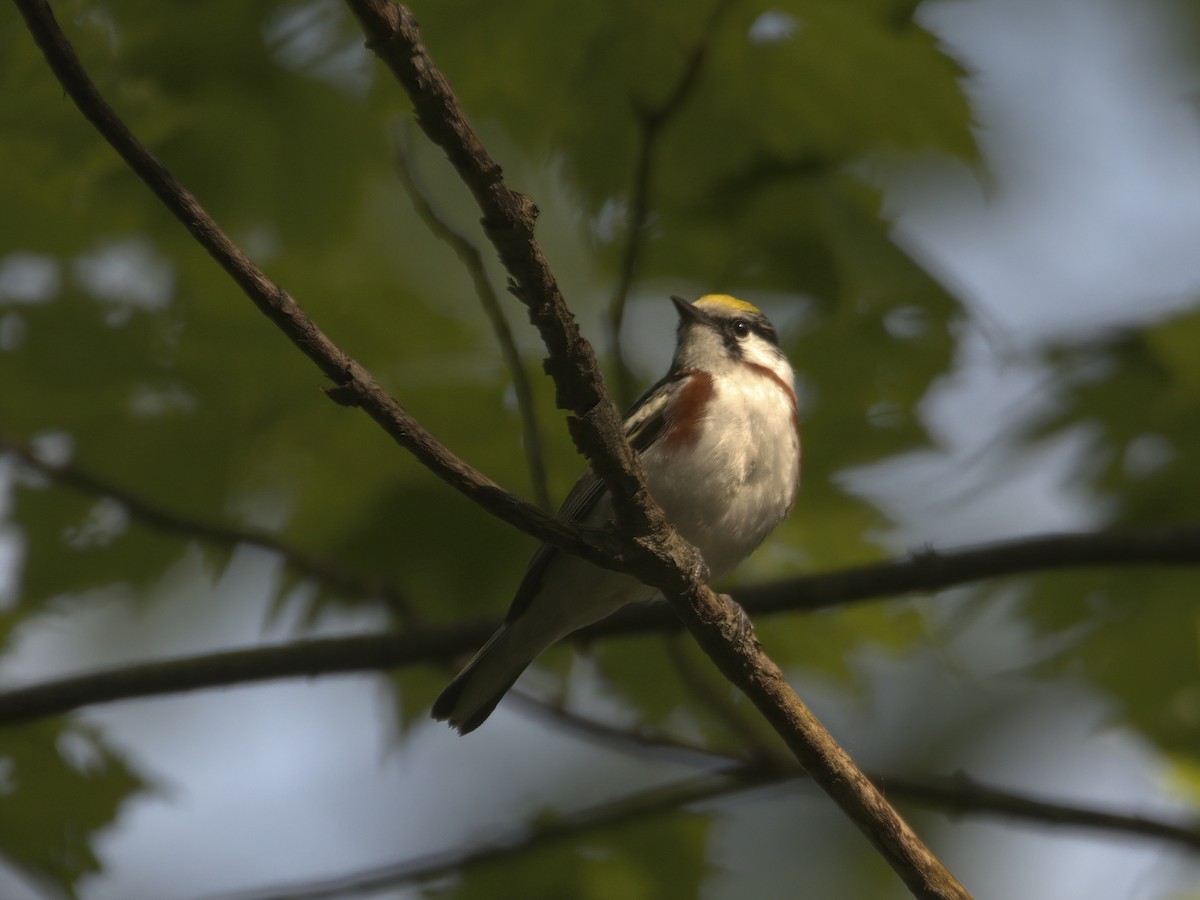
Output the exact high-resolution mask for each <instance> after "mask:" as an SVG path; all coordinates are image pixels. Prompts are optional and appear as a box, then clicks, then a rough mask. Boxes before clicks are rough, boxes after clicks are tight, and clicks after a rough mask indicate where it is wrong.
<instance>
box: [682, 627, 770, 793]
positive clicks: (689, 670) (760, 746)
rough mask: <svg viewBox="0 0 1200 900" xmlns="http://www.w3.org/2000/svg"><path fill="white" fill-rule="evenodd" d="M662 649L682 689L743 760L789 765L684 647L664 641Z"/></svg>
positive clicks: (766, 765)
mask: <svg viewBox="0 0 1200 900" xmlns="http://www.w3.org/2000/svg"><path fill="white" fill-rule="evenodd" d="M666 647H667V655H668V657H669V658H670V660H671V664H672V665H673V666H674V667H675V672H676V674H678V675H679V680H680V681H681V682H682V683H683V686H684V687H685V688H686V689H687V691H688V693H689V694H691V695H692V697H693V698H694V699H695V700H696V702H698V703H699V704H700V705H701V706H703V707H704V708H705V709H706V710H708V712H709V714H710V715H712V716H713V717H714V718H715V719H716V720H717V721H718V722H720V723H721V725H722V726H724V728H725V730H726V731H727V732H728V733H729V736H730V737H731V738H732V739H733V740H734V741H735V742H736V743H737V744H740V745H741V746H742V747H743V748H745V756H746V760H747V761H749V762H752V763H754V764H756V765H757V766H759V767H760V768H763V769H770V770H772V771H779V770H780V769H781V768H782V769H786V768H788V766H789V764H790V763H791V762H792V761H791V759H790V757H788V756H787V754H786V753H784V752H783V748H782V747H780V746H779V744H778V742H776V741H774V740H773V739H772V738H771V737H770V736H769V735H768V734H767V733H766V732H763V731H762V730H761V725H760V724H759V723H758V722H752V721H750V719H751V718H753V716H754V714H753V712H752V711H748V710H744V709H740V708H738V707H737V706H736V705H735V704H734V702H733V695H732V694H731V693H730V692H729V689H728V685H725V684H724V682H722V685H723V686H724V687H725V690H724V691H722V690H720V689H719V688H718V686H717V685H715V684H714V683H713V676H712V673H711V672H707V671H701V670H700V667H699V666H697V665H696V662H695V661H694V660H693V659H691V658H690V657H689V656H688V655H687V647H686V646H685V645H684V644H683V643H682V642H681V641H680V640H679V639H678V638H675V637H670V638H667V640H666Z"/></svg>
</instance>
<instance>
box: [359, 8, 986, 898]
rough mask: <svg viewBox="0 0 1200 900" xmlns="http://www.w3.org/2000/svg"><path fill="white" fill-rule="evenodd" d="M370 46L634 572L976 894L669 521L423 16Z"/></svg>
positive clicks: (830, 777)
mask: <svg viewBox="0 0 1200 900" xmlns="http://www.w3.org/2000/svg"><path fill="white" fill-rule="evenodd" d="M346 3H347V6H349V7H350V10H351V11H352V12H353V13H354V15H355V16H356V17H357V18H358V20H359V24H360V25H361V26H362V29H363V32H364V33H365V34H366V36H367V46H368V47H369V48H371V49H372V50H373V51H375V53H376V54H377V55H378V56H379V57H380V59H381V60H383V62H384V63H386V64H387V66H388V67H389V68H390V69H391V70H392V72H393V74H394V75H395V76H396V78H397V79H398V80H399V82H400V84H401V85H402V86H403V87H404V89H405V91H406V92H407V93H408V96H409V99H410V100H411V101H412V103H413V108H414V110H415V112H416V115H417V121H418V122H419V123H420V125H421V128H422V129H423V130H424V131H425V133H426V135H428V136H429V138H430V140H432V141H433V142H434V143H435V144H437V145H438V146H439V147H441V148H442V149H443V150H444V151H445V153H446V156H447V158H448V159H449V160H450V162H451V164H452V165H453V166H454V168H455V169H456V171H457V172H458V174H459V177H460V178H461V179H462V181H463V183H464V184H465V185H466V186H467V187H468V188H469V189H470V190H471V192H472V193H473V194H474V196H475V200H476V203H477V204H478V205H479V208H480V210H481V211H482V212H483V225H484V230H485V232H486V233H487V234H488V237H489V238H490V240H491V241H492V244H493V245H494V246H495V248H496V251H497V252H498V254H499V256H500V259H501V261H502V262H503V264H504V267H505V269H506V270H507V271H508V273H509V275H510V277H511V279H512V283H511V285H510V287H511V289H512V291H513V293H514V294H515V295H516V296H517V297H518V298H519V299H520V300H521V301H522V302H524V303H525V304H526V306H527V308H528V309H529V317H530V320H531V321H532V322H533V324H534V325H535V326H536V327H537V328H538V330H539V332H540V333H541V336H542V340H543V342H544V343H545V344H546V348H547V350H549V351H550V358H549V359H548V360H547V362H546V370H547V372H548V373H549V374H550V375H551V377H553V378H554V382H555V387H556V389H557V402H558V404H559V406H560V407H562V408H564V409H569V410H571V411H572V412H573V413H574V416H575V417H574V418H572V419H570V420H569V424H570V426H571V436H572V438H573V439H574V440H575V443H576V446H578V447H579V449H580V450H582V451H583V453H584V455H585V456H586V457H587V458H588V461H589V462H590V463H591V465H592V467H593V468H594V469H595V471H596V472H597V474H598V475H599V476H600V477H601V478H602V479H603V480H604V482H605V484H606V486H607V488H608V491H609V496H610V497H611V499H612V502H613V508H614V511H615V513H616V519H617V524H618V526H619V527H620V528H621V531H622V533H623V534H626V535H628V536H630V537H631V538H632V539H633V541H634V542H635V544H636V546H637V547H638V548H639V549H640V550H641V551H643V552H642V553H641V554H640V555H639V554H634V553H630V554H629V557H628V562H629V567H628V568H627V569H625V570H624V571H627V572H628V573H629V574H631V575H634V576H636V577H637V578H638V579H639V580H641V581H642V582H644V583H645V584H648V585H652V586H653V587H656V588H658V589H659V590H661V591H662V592H663V595H664V596H665V597H666V598H667V601H668V602H669V603H670V604H671V606H672V607H673V608H674V609H675V611H676V613H677V614H678V615H679V617H680V618H681V619H683V621H684V623H685V625H686V626H687V628H688V630H689V631H690V632H691V633H692V636H693V637H694V638H695V640H696V641H697V643H699V644H700V646H701V647H702V648H703V649H704V651H705V652H706V653H707V654H708V655H709V657H710V658H711V659H712V660H713V662H714V663H716V665H717V667H718V668H719V669H720V670H721V671H722V672H723V673H724V674H725V676H726V677H727V678H728V679H729V680H730V681H731V682H732V683H733V684H735V685H736V686H737V687H738V688H739V689H740V690H741V691H743V692H744V693H745V694H746V696H747V697H749V698H750V700H751V701H752V702H753V703H754V705H755V706H756V707H757V708H758V710H759V712H760V713H762V715H763V716H764V717H765V718H766V719H767V721H769V722H770V723H771V726H772V727H773V728H774V729H775V730H776V731H777V732H778V733H779V735H780V736H781V737H782V738H783V739H784V741H785V743H787V745H788V747H789V749H791V751H792V753H793V754H794V755H795V756H796V758H797V760H799V761H800V763H801V764H802V765H803V766H804V768H805V769H806V770H807V771H808V772H809V773H810V774H811V775H812V778H813V780H814V781H815V782H816V783H817V784H818V785H819V786H820V787H821V788H822V789H823V790H824V791H825V792H826V793H828V794H829V796H830V797H831V798H832V799H833V800H834V802H835V803H837V804H838V806H840V807H841V808H842V811H843V812H845V813H846V815H847V816H849V817H850V819H851V820H852V821H853V822H854V823H855V824H856V825H857V826H858V827H859V828H860V829H861V830H862V832H863V834H864V835H866V836H867V838H868V839H869V840H870V841H871V843H872V844H873V845H874V846H875V848H876V849H877V850H878V851H879V852H880V854H881V855H882V856H883V857H884V859H886V860H887V862H888V864H889V865H891V867H892V868H893V870H894V871H895V872H896V873H897V875H899V876H900V878H901V879H902V880H903V881H904V883H905V884H906V885H907V886H908V888H909V890H910V891H911V892H912V893H913V894H914V896H917V897H921V898H930V900H933V898H938V900H947V898H965V897H968V896H969V894H968V893H967V891H966V889H965V888H963V886H962V885H961V884H959V883H958V881H957V880H956V879H955V878H954V876H953V875H952V874H951V873H950V872H949V871H948V870H947V869H946V867H945V866H944V865H942V863H941V862H940V861H939V860H938V859H937V857H936V856H934V855H933V853H931V852H930V850H929V848H927V847H926V846H925V845H924V844H923V843H922V842H921V840H920V838H918V837H917V835H916V834H915V833H914V832H913V830H912V829H911V828H910V827H909V826H908V824H907V823H905V822H904V820H903V819H901V818H900V816H899V814H897V813H896V811H895V810H894V809H892V807H891V806H890V805H889V804H888V803H887V801H886V800H885V799H884V797H883V795H881V794H880V793H879V792H878V791H877V790H876V789H875V787H874V786H873V785H872V784H871V783H870V781H869V780H868V779H867V778H866V776H864V775H863V774H862V772H860V771H859V769H858V767H857V766H855V765H854V761H853V760H852V759H851V758H850V756H849V755H848V754H847V753H846V752H845V751H844V750H843V749H842V748H841V747H840V746H838V744H837V742H836V741H835V740H834V739H833V737H832V735H830V734H829V732H828V731H827V730H826V729H825V727H824V726H823V725H821V723H820V722H819V721H818V720H817V718H816V716H814V715H813V714H812V711H811V710H809V709H808V707H807V706H806V705H805V704H804V702H803V701H802V700H801V699H800V698H799V697H798V696H797V695H796V693H795V691H793V690H792V688H791V686H790V685H789V684H788V682H787V679H786V678H785V677H784V674H783V671H782V670H781V669H780V668H779V667H778V666H777V665H776V664H775V663H774V662H773V661H772V660H771V659H770V658H769V657H768V656H767V655H766V654H765V653H764V652H763V650H762V646H761V645H760V644H759V643H758V641H757V640H756V639H755V638H754V635H753V632H752V630H751V628H750V627H749V622H748V620H747V619H746V617H745V613H744V612H742V610H741V609H740V608H738V607H737V605H736V604H734V603H733V602H732V601H731V600H729V599H728V598H725V597H718V596H717V595H716V594H714V593H713V592H712V590H711V589H710V588H709V587H708V585H707V584H705V583H704V581H705V579H704V577H703V576H704V575H705V574H706V573H705V572H704V569H703V563H702V561H701V560H700V557H699V555H698V554H697V553H696V550H695V548H693V547H691V546H690V545H689V544H687V542H686V541H684V540H683V539H682V538H681V537H680V536H679V535H678V534H677V533H676V532H675V530H674V529H673V528H671V526H670V525H669V524H667V522H666V520H665V518H664V517H663V513H662V510H661V509H660V508H659V507H658V505H657V504H656V503H655V502H654V500H653V498H652V497H651V496H650V494H649V492H648V491H647V490H646V484H645V476H644V472H643V471H642V466H641V461H640V460H639V459H638V457H637V456H636V454H634V452H633V450H632V449H631V448H630V447H629V444H628V442H627V441H626V440H625V438H624V435H623V431H622V427H621V419H620V417H619V415H618V413H617V410H616V408H615V406H614V405H613V403H612V400H611V398H610V397H609V395H608V391H607V388H606V387H605V385H604V380H603V377H602V376H601V374H600V370H599V368H598V366H597V364H596V358H595V354H594V353H593V352H592V349H591V346H590V345H589V344H588V343H587V342H586V341H584V340H583V339H582V337H581V336H580V335H579V330H578V328H577V327H576V325H575V321H574V318H573V317H572V315H571V313H570V310H569V309H568V308H567V306H566V303H565V302H564V301H563V298H562V294H561V292H560V291H559V288H558V285H557V283H556V282H555V280H554V277H553V275H552V274H551V273H550V270H549V267H548V266H547V264H546V260H545V258H544V257H543V256H542V253H541V250H540V249H539V247H538V245H537V242H536V240H535V239H534V218H535V216H534V212H535V207H534V206H533V204H532V202H531V201H530V200H529V199H528V198H527V197H525V196H523V195H521V194H518V193H516V192H515V191H512V190H511V189H510V188H509V187H508V186H507V185H506V184H505V183H504V181H503V179H502V177H501V173H500V167H499V165H497V164H496V162H495V160H493V159H492V158H491V156H490V155H489V154H488V153H487V150H486V149H485V148H484V147H483V144H482V143H481V142H480V140H479V137H478V135H476V133H475V131H474V129H473V128H472V127H471V125H470V123H469V122H468V121H467V119H466V117H465V115H464V114H463V111H462V109H461V107H460V106H459V103H458V99H457V98H456V97H455V95H454V92H453V90H452V89H451V87H450V83H449V81H447V79H446V77H445V76H444V75H443V74H442V73H441V72H440V71H439V70H438V68H437V66H436V64H435V63H434V61H433V59H432V58H431V57H430V56H429V54H428V52H427V51H426V49H425V47H424V44H423V43H422V41H421V35H420V31H419V29H418V28H417V23H416V20H415V19H414V18H413V16H412V13H410V12H409V11H408V9H406V8H405V7H403V6H401V5H399V4H395V3H392V2H390V0H346Z"/></svg>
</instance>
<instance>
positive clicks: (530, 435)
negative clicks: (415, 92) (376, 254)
mask: <svg viewBox="0 0 1200 900" xmlns="http://www.w3.org/2000/svg"><path fill="white" fill-rule="evenodd" d="M396 173H397V174H398V175H399V176H400V181H401V183H402V184H403V185H404V189H405V190H406V191H407V192H408V196H409V199H410V200H411V201H412V205H413V209H415V210H416V213H417V216H418V217H419V218H420V219H421V221H422V222H424V223H425V227H426V228H428V229H429V232H430V233H431V234H432V235H433V236H434V237H436V238H437V239H438V240H439V241H441V242H442V243H443V244H445V245H446V246H448V247H449V248H450V249H451V250H452V251H454V255H455V256H457V257H458V261H459V262H460V263H462V265H463V268H464V269H466V270H467V274H469V275H470V276H471V282H472V283H473V284H474V285H475V294H476V295H477V296H478V297H479V305H480V306H481V307H482V308H483V313H484V315H485V316H487V319H488V322H490V323H491V326H492V333H493V334H494V335H495V336H496V343H497V344H498V345H499V347H500V355H501V357H503V359H504V364H505V366H506V367H507V368H508V372H509V375H510V377H511V378H512V382H513V392H514V393H515V394H516V398H517V411H518V413H519V415H520V417H521V430H522V432H523V434H524V447H525V459H526V462H527V463H528V465H529V482H530V484H531V486H532V487H533V495H534V497H535V498H536V499H537V505H538V506H540V507H541V508H542V509H544V510H546V511H547V512H551V511H552V510H553V508H554V504H553V503H552V502H551V501H550V490H549V487H548V486H547V484H546V460H545V457H544V456H543V455H542V432H541V428H540V427H539V425H538V416H537V404H536V403H535V402H534V399H533V388H532V386H531V385H530V383H529V376H527V375H526V374H525V365H524V362H523V361H522V359H521V354H520V351H518V350H517V342H516V341H515V340H514V339H513V333H512V329H511V328H509V327H508V319H506V318H505V317H504V310H503V309H501V306H500V298H499V297H497V296H496V292H495V290H493V289H492V282H491V279H489V278H488V274H487V269H486V267H485V266H484V264H483V255H482V254H481V253H480V252H479V248H478V247H476V246H475V245H474V244H472V243H471V242H470V241H469V240H467V239H466V238H465V237H464V236H463V235H462V234H460V233H459V232H457V231H455V230H454V229H453V228H451V227H450V226H449V225H448V224H447V223H446V221H445V220H444V219H443V218H442V217H441V216H439V215H438V214H437V210H435V209H434V208H433V204H432V203H431V202H430V201H429V198H428V197H426V196H425V194H424V192H423V191H422V190H421V188H420V185H418V184H417V179H416V174H415V173H414V172H413V166H412V163H411V162H410V161H409V158H408V153H407V151H406V150H405V148H404V140H403V137H400V138H398V139H397V141H396Z"/></svg>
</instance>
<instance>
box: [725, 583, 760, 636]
mask: <svg viewBox="0 0 1200 900" xmlns="http://www.w3.org/2000/svg"><path fill="white" fill-rule="evenodd" d="M721 599H722V600H724V601H725V602H726V603H727V604H728V605H729V607H730V609H732V610H733V617H734V621H733V629H734V630H733V635H732V636H733V637H734V639H736V640H738V641H754V643H756V644H757V643H758V638H756V637H755V636H754V622H752V621H751V620H750V616H749V614H748V613H747V612H746V610H744V609H742V604H740V603H738V602H737V601H736V600H734V599H733V598H732V597H730V596H729V595H728V594H721Z"/></svg>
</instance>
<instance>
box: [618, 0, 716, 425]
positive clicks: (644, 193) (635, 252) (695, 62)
mask: <svg viewBox="0 0 1200 900" xmlns="http://www.w3.org/2000/svg"><path fill="white" fill-rule="evenodd" d="M728 8H729V0H717V2H716V3H715V4H714V6H713V8H712V11H711V12H710V13H709V17H708V21H707V22H706V23H705V26H704V28H703V29H702V32H701V36H700V38H699V40H697V41H696V44H695V46H693V47H692V50H691V52H690V53H689V54H688V55H687V58H686V59H685V60H684V64H683V70H682V71H681V72H680V73H679V79H678V80H677V81H676V82H675V84H674V85H673V86H672V88H671V90H670V91H668V92H667V96H666V97H664V98H663V99H662V101H661V102H660V103H659V104H658V105H657V106H653V107H650V108H643V109H639V110H638V111H637V115H638V146H637V153H636V156H635V158H634V163H633V186H632V189H631V190H630V200H629V215H628V216H627V217H626V220H625V248H624V251H623V252H622V254H621V267H620V274H619V276H618V277H617V284H616V287H615V288H614V289H613V295H612V299H611V300H610V301H609V305H608V335H609V343H610V346H611V347H612V354H613V376H612V380H613V382H614V384H615V389H614V393H615V394H616V396H617V398H618V399H619V400H620V401H621V405H622V406H628V405H629V404H630V403H632V402H633V397H634V393H633V376H632V373H631V372H630V369H629V363H628V361H627V360H626V359H625V354H624V351H623V349H622V347H623V345H622V343H621V328H622V326H623V324H624V322H625V306H626V304H627V303H628V301H629V292H630V290H631V289H632V288H633V282H634V279H635V278H636V277H637V273H638V269H639V267H640V266H641V260H642V253H643V251H644V250H645V247H646V244H645V237H646V223H647V221H648V220H649V218H650V194H651V189H652V182H653V177H654V161H655V154H656V152H657V150H658V139H659V138H660V137H661V136H662V133H663V130H664V129H665V127H666V126H667V125H668V124H669V123H670V122H671V120H672V119H673V118H674V117H675V116H676V115H677V114H678V112H679V111H680V109H682V108H683V105H684V103H685V102H686V101H687V99H688V97H689V96H690V95H691V93H692V91H693V89H694V88H695V86H696V84H697V82H698V81H699V80H700V71H701V69H702V68H703V66H704V61H705V58H706V57H707V55H708V46H709V42H710V41H711V40H712V35H713V33H714V32H715V31H716V28H717V24H718V23H719V22H720V19H721V16H722V15H723V14H724V12H725V10H726V9H728Z"/></svg>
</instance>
